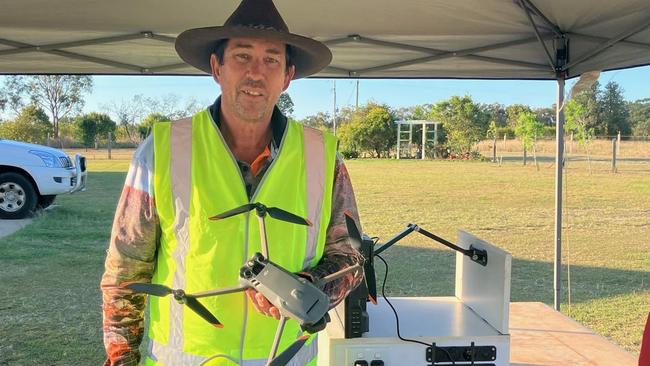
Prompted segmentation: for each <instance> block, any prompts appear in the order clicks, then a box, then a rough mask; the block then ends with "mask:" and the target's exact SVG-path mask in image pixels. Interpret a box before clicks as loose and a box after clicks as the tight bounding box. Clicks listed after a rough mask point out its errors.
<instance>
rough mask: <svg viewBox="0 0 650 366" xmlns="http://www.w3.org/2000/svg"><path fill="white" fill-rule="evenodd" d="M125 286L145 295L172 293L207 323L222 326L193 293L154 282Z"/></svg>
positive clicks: (161, 295)
mask: <svg viewBox="0 0 650 366" xmlns="http://www.w3.org/2000/svg"><path fill="white" fill-rule="evenodd" d="M126 288H128V289H131V290H133V291H135V292H140V293H143V294H147V295H153V296H160V297H164V296H167V295H170V294H171V295H174V299H176V301H178V302H179V303H181V304H185V305H187V307H189V308H190V309H192V311H194V312H195V313H196V314H197V315H198V316H200V317H201V318H203V319H204V320H205V321H207V322H208V323H210V324H212V325H213V326H215V327H217V328H223V324H221V322H219V320H218V319H217V318H216V317H215V316H214V315H212V313H210V311H209V310H208V309H207V308H206V307H205V306H203V304H201V303H200V302H199V300H198V299H197V298H196V297H194V296H193V295H188V294H186V293H185V291H183V290H173V289H171V288H169V287H167V286H164V285H159V284H155V283H131V284H128V285H126Z"/></svg>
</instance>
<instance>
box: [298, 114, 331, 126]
mask: <svg viewBox="0 0 650 366" xmlns="http://www.w3.org/2000/svg"><path fill="white" fill-rule="evenodd" d="M300 123H302V124H303V125H305V126H309V127H313V128H319V129H320V128H326V129H328V130H329V129H331V126H332V117H331V116H330V115H329V113H325V112H318V113H316V114H314V115H310V116H307V117H305V118H303V119H302V120H300Z"/></svg>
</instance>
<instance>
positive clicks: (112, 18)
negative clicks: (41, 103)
mask: <svg viewBox="0 0 650 366" xmlns="http://www.w3.org/2000/svg"><path fill="white" fill-rule="evenodd" d="M533 2H534V3H535V4H534V3H533ZM237 4H238V1H237V0H221V1H215V0H210V1H206V0H196V1H190V2H187V1H171V0H139V1H124V0H116V1H99V0H60V1H49V0H21V1H7V2H4V3H3V5H2V10H1V11H0V73H92V74H152V73H153V74H199V73H200V71H198V70H196V69H194V68H192V67H189V66H186V65H184V64H183V63H182V61H181V60H180V58H179V57H178V56H177V55H176V53H175V51H174V47H173V42H174V38H175V37H176V35H178V34H179V33H180V32H181V31H183V30H185V29H188V28H194V27H203V26H211V25H218V24H222V23H223V22H224V21H225V19H226V18H227V17H228V16H229V14H230V13H231V12H232V11H233V10H234V8H235V7H236V6H237ZM276 5H277V7H278V9H279V10H280V12H281V13H282V14H283V16H284V17H285V20H286V22H287V24H289V27H290V29H291V30H292V32H296V33H299V34H303V35H307V36H312V37H314V38H316V39H319V40H321V41H324V42H325V43H327V44H328V45H329V46H330V47H331V49H332V52H333V54H334V59H333V62H332V64H331V66H330V67H329V68H327V69H325V70H324V71H322V72H321V73H319V74H318V75H316V76H317V77H336V78H345V77H353V78H357V77H361V78H442V77H453V78H496V79H555V78H556V73H555V71H556V69H557V70H558V71H561V72H564V73H565V74H564V75H565V76H566V77H569V78H570V77H574V76H577V75H579V74H581V73H582V72H584V71H591V70H606V69H612V68H625V67H631V66H638V65H644V64H650V29H649V26H650V2H648V1H647V0H619V1H611V0H591V1H579V0H576V1H564V0H546V1H542V0H521V1H518V0H515V1H512V0H463V1H452V0H446V1H445V0H438V1H435V0H410V1H405V0H404V1H395V0H355V1H348V0H345V1H343V0H330V1H292V0H276ZM539 39H541V40H543V41H544V45H545V47H542V44H541V43H540V41H539ZM565 49H568V60H567V59H566V58H565V57H562V55H560V57H559V60H558V57H557V56H558V50H559V52H560V53H562V52H563V51H562V50H565Z"/></svg>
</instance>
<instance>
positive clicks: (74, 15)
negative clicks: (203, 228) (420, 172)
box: [0, 0, 650, 309]
mask: <svg viewBox="0 0 650 366" xmlns="http://www.w3.org/2000/svg"><path fill="white" fill-rule="evenodd" d="M275 2H276V5H277V7H278V9H279V10H280V12H281V13H282V14H283V16H284V18H285V21H286V22H287V24H288V25H289V27H290V29H291V30H292V31H293V32H295V33H299V34H302V35H306V36H311V37H314V38H316V39H318V40H321V41H323V42H325V43H326V44H327V45H328V46H330V48H331V49H332V52H333V55H334V58H333V61H332V64H331V65H330V67H328V68H326V69H325V70H323V71H322V72H321V73H319V74H317V75H315V77H327V78H484V79H547V80H549V79H550V80H553V79H557V80H558V103H557V105H558V106H561V105H562V101H563V98H564V80H565V79H566V78H572V77H576V76H579V75H581V74H582V73H584V72H587V71H592V70H609V69H617V68H627V67H634V66H640V65H648V64H650V29H649V28H650V2H648V0H619V1H611V0H574V1H565V0H512V1H506V0H402V1H395V0H354V1H348V0H330V1H296V0H294V1H292V0H276V1H275ZM238 3H239V1H238V0H221V1H215V0H210V1H208V0H196V1H191V2H180V1H172V0H139V1H125V0H114V1H99V0H60V1H48V0H21V1H12V2H4V3H3V5H2V11H1V12H0V74H3V73H4V74H40V73H84V74H156V75H183V74H200V71H198V70H196V69H194V68H192V67H189V66H187V65H185V64H183V63H182V62H181V60H180V58H179V57H178V56H177V55H176V53H175V51H174V47H173V43H174V37H175V36H176V35H178V34H179V33H180V32H182V31H183V30H185V29H188V28H195V27H204V26H212V25H218V24H222V23H223V22H224V21H225V19H226V18H227V17H228V16H229V15H230V13H231V12H232V11H233V10H234V9H235V7H236V6H237V4H238ZM563 122H564V117H563V113H562V110H561V109H558V112H557V127H558V128H557V136H556V138H557V141H558V144H557V152H556V164H555V166H556V183H555V189H556V197H555V207H556V220H555V222H556V223H555V238H554V242H555V247H556V248H555V252H556V254H555V281H554V291H555V308H556V309H559V306H560V268H561V267H560V263H561V258H560V253H561V250H560V249H561V232H562V224H561V212H562V157H563V147H564V145H563V143H562V141H563V138H564V136H563Z"/></svg>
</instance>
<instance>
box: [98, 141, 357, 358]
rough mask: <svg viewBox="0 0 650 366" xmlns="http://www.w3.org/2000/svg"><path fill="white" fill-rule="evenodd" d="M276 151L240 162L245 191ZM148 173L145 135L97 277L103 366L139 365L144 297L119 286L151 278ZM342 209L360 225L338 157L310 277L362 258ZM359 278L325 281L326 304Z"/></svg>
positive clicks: (153, 242)
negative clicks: (321, 238) (104, 355)
mask: <svg viewBox="0 0 650 366" xmlns="http://www.w3.org/2000/svg"><path fill="white" fill-rule="evenodd" d="M275 153H276V149H275V148H274V144H273V143H272V144H271V145H270V149H267V150H266V151H265V153H263V154H262V155H261V156H260V157H259V158H258V159H257V160H256V161H255V162H254V163H253V164H251V165H249V164H246V163H243V162H239V166H240V170H241V172H242V176H243V177H244V181H245V183H246V188H247V190H248V191H249V192H254V191H255V188H256V186H257V185H258V184H259V182H260V181H261V177H262V176H263V175H264V173H265V171H266V170H267V168H268V167H269V165H270V163H271V161H272V160H273V158H274V157H275ZM152 174H153V141H152V140H151V138H148V139H147V140H145V142H143V144H142V145H141V146H140V147H139V148H138V150H137V151H136V153H135V155H134V157H133V161H132V163H131V166H130V168H129V172H128V174H127V178H126V182H125V184H124V188H123V190H122V195H121V197H120V200H119V202H118V205H117V209H116V211H115V219H114V222H113V229H112V233H111V238H110V244H109V248H108V251H107V257H106V263H105V267H106V268H105V272H104V275H103V277H102V280H101V289H102V291H103V315H104V320H103V331H104V345H105V347H106V352H107V354H108V359H107V361H106V363H105V365H107V366H113V365H137V364H138V362H139V359H140V353H139V351H138V348H139V345H140V342H141V341H142V337H143V332H144V327H143V325H144V324H143V316H144V308H145V303H146V301H145V296H144V295H140V294H136V293H133V292H132V291H131V290H128V289H125V288H123V285H124V284H127V283H132V282H150V281H151V277H152V275H153V272H154V269H155V261H154V259H155V256H156V249H157V245H158V240H159V230H160V228H159V220H158V216H157V213H156V205H155V197H153V176H152ZM249 194H250V193H249ZM345 211H350V212H351V213H352V214H353V216H354V217H355V220H356V221H357V224H358V222H359V220H358V214H357V212H358V211H357V207H356V202H355V199H354V193H353V190H352V185H351V182H350V178H349V176H348V172H347V169H346V167H345V165H344V163H343V161H342V159H341V158H340V156H339V157H337V160H336V168H335V175H334V189H333V197H332V212H331V220H330V224H329V227H328V230H327V237H326V244H325V249H324V254H323V258H322V260H321V261H320V263H319V264H318V265H317V266H316V267H314V268H310V269H306V270H305V273H304V274H306V275H308V277H312V278H313V279H319V278H322V277H324V276H326V275H328V274H331V273H334V272H336V271H338V270H341V269H344V268H347V267H349V266H352V265H354V264H356V263H362V262H363V257H362V256H361V254H360V253H359V252H358V251H357V250H355V249H354V248H352V246H351V245H350V242H349V238H348V232H347V228H346V225H345V219H344V214H343V213H344V212H345ZM362 279H363V277H362V275H361V274H349V275H347V276H345V277H342V278H341V279H338V280H335V281H332V282H330V283H328V284H327V285H326V286H325V288H324V291H325V292H326V293H327V294H328V296H329V298H330V306H331V307H333V306H335V305H336V304H338V303H339V302H340V301H341V300H342V299H343V298H344V297H345V296H346V295H347V294H348V293H349V292H350V291H351V290H352V289H354V288H355V287H356V286H357V285H358V284H359V283H360V282H361V281H362Z"/></svg>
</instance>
